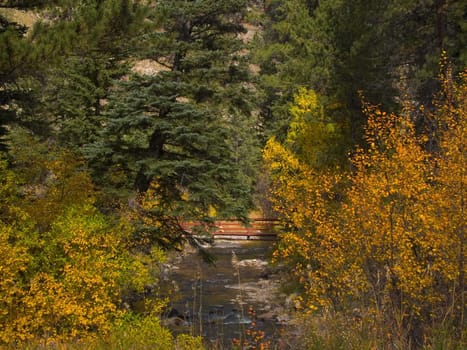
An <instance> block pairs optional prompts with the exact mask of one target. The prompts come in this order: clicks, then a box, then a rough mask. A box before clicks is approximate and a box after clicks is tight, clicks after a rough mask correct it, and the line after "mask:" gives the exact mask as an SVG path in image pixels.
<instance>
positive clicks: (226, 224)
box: [183, 218, 277, 240]
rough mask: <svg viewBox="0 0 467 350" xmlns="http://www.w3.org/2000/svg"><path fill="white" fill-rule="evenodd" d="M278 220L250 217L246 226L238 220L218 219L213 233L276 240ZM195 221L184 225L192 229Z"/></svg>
mask: <svg viewBox="0 0 467 350" xmlns="http://www.w3.org/2000/svg"><path fill="white" fill-rule="evenodd" d="M276 224H277V220H274V219H264V218H259V219H258V218H256V219H250V225H249V226H247V227H246V226H245V225H244V224H243V223H242V222H241V221H238V220H221V221H216V223H215V226H216V227H217V229H216V230H215V231H214V232H213V233H212V234H213V236H214V238H216V239H232V240H236V239H238V240H242V239H252V240H253V239H256V240H275V239H276V238H277V234H276V232H275V230H274V227H275V225H276ZM193 226H194V225H193V223H184V224H183V227H184V228H185V229H186V230H187V231H191V228H192V227H193Z"/></svg>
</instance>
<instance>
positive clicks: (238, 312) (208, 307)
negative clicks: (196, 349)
mask: <svg viewBox="0 0 467 350" xmlns="http://www.w3.org/2000/svg"><path fill="white" fill-rule="evenodd" d="M272 246H273V242H270V241H254V240H240V241H216V242H215V244H214V245H213V246H212V247H209V248H208V251H209V253H210V254H212V255H213V256H214V257H215V258H216V261H215V265H208V264H206V263H204V262H203V261H202V260H201V258H200V257H199V256H198V255H197V254H196V252H189V253H185V254H182V255H180V256H177V257H175V258H174V259H173V261H172V262H171V264H170V267H169V272H168V273H167V274H165V278H164V282H163V284H162V285H163V290H165V291H166V292H167V293H169V292H170V295H169V298H170V303H169V307H168V310H169V311H168V312H167V315H166V323H167V325H168V326H169V327H170V328H171V329H172V331H173V332H174V333H188V334H192V335H202V336H203V338H204V340H205V343H206V344H207V345H209V346H210V347H211V348H214V349H229V348H230V347H231V345H232V344H235V343H236V342H238V341H247V342H249V343H252V344H253V343H254V344H258V343H261V342H268V341H273V340H274V338H275V337H277V334H278V332H279V331H280V329H281V328H282V327H281V323H282V322H283V320H282V319H281V317H282V316H281V311H280V310H281V308H280V306H279V303H278V300H279V298H278V290H279V281H278V277H277V276H276V275H275V274H273V273H271V268H270V267H269V266H268V263H267V261H268V258H269V255H270V251H271V249H272Z"/></svg>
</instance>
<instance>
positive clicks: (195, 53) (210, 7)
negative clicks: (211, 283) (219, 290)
mask: <svg viewBox="0 0 467 350" xmlns="http://www.w3.org/2000/svg"><path fill="white" fill-rule="evenodd" d="M244 8H245V1H243V0H230V1H222V2H219V1H211V0H204V1H160V2H158V4H157V6H156V7H155V8H154V10H153V14H152V15H151V16H150V17H149V18H150V19H151V20H152V28H149V30H148V32H147V34H146V35H145V36H144V38H145V39H143V41H142V43H141V49H142V54H141V56H140V57H141V58H145V59H147V60H148V61H149V62H152V64H153V66H154V67H156V68H157V69H156V70H157V72H156V73H154V74H146V75H144V74H134V75H132V76H130V77H129V78H128V81H123V82H121V83H120V84H119V85H118V86H117V87H116V90H115V92H114V94H113V96H112V97H111V98H110V100H109V106H108V111H107V112H106V114H105V119H104V126H105V127H104V129H103V130H102V134H101V135H100V137H101V138H100V139H99V140H98V141H97V142H95V143H93V144H92V145H90V146H89V147H88V156H89V159H90V162H91V164H92V166H93V168H94V171H95V173H96V174H97V175H98V177H100V179H101V183H102V184H103V185H105V186H106V187H107V188H108V189H110V190H111V191H113V192H114V193H115V192H120V193H121V194H122V193H126V194H127V195H129V194H131V193H132V192H133V191H136V192H137V193H139V195H141V196H143V197H144V199H143V201H144V202H145V203H146V207H148V206H150V207H151V208H152V209H151V212H152V215H153V217H155V220H156V221H159V222H163V224H161V225H160V226H158V225H156V224H152V225H151V226H152V229H154V230H156V231H157V233H158V234H159V235H161V232H160V231H161V230H163V231H164V230H165V233H163V234H162V236H164V235H166V234H167V231H170V232H173V234H174V235H176V236H177V237H180V234H181V233H182V231H181V230H180V227H178V226H177V225H178V223H177V220H173V219H174V218H175V219H184V220H210V218H211V220H212V216H213V215H215V216H218V217H223V216H224V217H225V216H228V217H232V216H233V217H244V216H245V215H246V209H248V208H250V207H251V199H250V190H251V184H252V176H251V175H252V174H251V172H252V167H251V162H250V161H244V160H243V158H244V157H246V158H248V157H249V159H253V162H254V156H251V155H247V154H243V153H239V152H242V150H243V149H244V148H245V147H246V148H249V149H250V151H251V152H254V151H256V152H257V149H254V142H253V141H252V140H253V139H254V134H255V132H254V130H253V132H252V130H245V129H242V128H244V127H245V125H249V126H251V125H253V126H254V123H252V122H251V120H252V119H251V118H252V117H251V115H250V113H251V101H250V98H251V95H252V93H253V92H252V90H251V88H250V87H249V85H248V81H249V72H248V70H247V65H246V57H245V51H242V49H243V44H242V42H241V40H240V39H239V38H238V34H239V33H241V32H242V31H243V27H242V25H241V23H240V20H241V19H242V9H244ZM125 190H126V192H125ZM148 202H151V204H148ZM148 215H149V213H148ZM170 223H175V224H173V225H172V224H170ZM154 236H155V235H153V237H154ZM171 239H176V238H173V237H172V238H171Z"/></svg>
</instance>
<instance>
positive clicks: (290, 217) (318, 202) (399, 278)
mask: <svg viewBox="0 0 467 350" xmlns="http://www.w3.org/2000/svg"><path fill="white" fill-rule="evenodd" d="M462 79H463V80H462V82H461V83H460V84H454V83H453V82H452V80H449V79H446V80H445V81H444V82H443V84H444V90H443V92H444V96H443V98H442V99H440V101H439V102H438V106H437V111H436V113H434V114H432V115H428V116H427V117H429V118H432V119H433V120H434V121H435V123H434V124H435V125H437V129H436V130H435V133H433V134H424V133H419V132H417V131H416V130H415V126H414V124H413V122H412V120H411V119H410V111H405V113H402V114H401V115H394V114H388V113H385V112H382V111H380V110H379V109H378V108H376V107H374V106H371V105H369V104H368V103H365V104H364V111H365V113H366V114H367V116H368V122H367V126H366V129H365V141H366V144H367V147H366V148H358V149H357V150H356V151H355V153H354V155H353V156H352V158H351V159H350V161H351V164H352V172H350V173H348V174H345V175H343V176H342V177H337V176H335V175H334V174H332V173H331V172H330V171H323V170H320V169H319V168H317V167H314V166H313V163H310V162H308V163H307V162H304V161H303V160H301V159H299V158H298V157H297V156H296V155H295V153H294V152H293V151H291V150H290V149H287V148H286V147H284V146H283V145H281V144H279V143H277V142H276V141H275V140H274V139H271V140H270V141H269V142H268V144H267V145H266V147H265V149H264V160H265V162H266V164H267V167H268V169H269V172H270V176H271V179H272V186H271V200H272V202H273V205H274V209H275V210H276V212H277V213H279V215H280V218H281V220H282V222H283V226H284V233H283V235H282V236H281V240H280V243H279V245H278V248H277V250H276V251H275V253H274V257H275V259H276V260H280V261H282V262H284V263H286V264H287V265H288V266H290V267H291V269H292V272H293V273H294V275H295V276H296V278H297V281H299V282H300V283H301V284H302V286H303V287H304V289H305V293H304V297H305V299H304V300H299V301H301V302H302V303H304V304H302V305H305V306H306V308H307V309H308V310H311V311H313V310H316V309H318V308H320V307H334V308H345V307H346V305H348V306H349V307H350V305H359V307H367V308H369V309H370V310H372V313H373V314H374V315H375V320H376V321H375V322H376V323H377V324H378V323H379V324H380V325H382V324H383V323H384V324H385V328H386V333H385V334H384V336H383V334H380V336H381V337H382V338H381V339H402V340H404V339H405V340H406V341H408V342H410V341H420V334H421V333H423V331H424V326H422V325H424V324H431V323H433V322H444V321H445V320H446V319H447V318H448V317H450V318H451V319H453V320H454V321H453V322H459V323H457V327H458V328H457V329H462V328H463V323H462V322H463V321H462V320H463V319H464V312H465V300H464V298H465V297H464V295H465V284H466V267H465V257H466V256H465V254H466V252H465V251H466V249H465V233H464V231H465V209H464V208H465V195H466V183H465V182H466V174H465V172H466V169H467V166H466V165H467V164H466V159H465V157H466V151H465V139H466V131H467V128H466V118H465V116H466V115H465V114H466V111H467V106H466V103H467V102H466V101H467V93H466V91H467V80H466V75H465V73H464V75H463V77H462ZM302 97H303V96H302ZM308 98H309V100H310V101H311V102H313V101H314V98H313V96H312V95H310V96H308ZM311 102H310V103H311ZM296 104H297V106H296V107H294V108H295V109H294V110H302V109H304V107H303V106H305V102H304V101H302V100H301V99H297V100H296ZM310 108H311V107H310ZM422 112H424V111H423V110H422ZM295 129H297V128H292V129H291V130H292V131H294V130H295ZM294 132H295V131H294ZM293 137H295V134H294V135H293ZM428 141H430V142H432V143H433V142H434V143H436V144H437V151H436V152H428V151H427V147H426V145H427V143H428ZM339 189H340V190H339ZM356 301H358V303H357V304H355V303H356ZM379 329H380V330H381V329H382V328H379ZM388 333H389V334H388ZM417 337H418V338H417Z"/></svg>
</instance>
